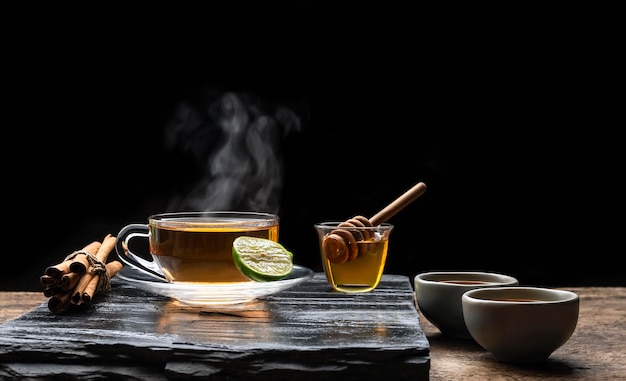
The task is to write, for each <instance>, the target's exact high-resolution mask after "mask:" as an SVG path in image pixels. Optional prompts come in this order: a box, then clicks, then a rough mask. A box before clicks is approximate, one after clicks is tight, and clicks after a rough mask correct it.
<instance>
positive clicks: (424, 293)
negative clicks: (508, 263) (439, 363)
mask: <svg viewBox="0 0 626 381" xmlns="http://www.w3.org/2000/svg"><path fill="white" fill-rule="evenodd" d="M414 283H415V299H416V300H417V304H418V308H419V309H420V311H422V314H423V315H424V317H425V318H426V319H428V321H429V322H431V323H432V324H433V325H434V326H435V327H437V328H439V330H440V331H441V333H442V334H443V335H445V336H448V337H452V338H459V339H470V340H471V338H472V336H471V335H470V334H469V332H468V331H467V328H466V327H465V321H464V320H463V308H462V306H461V296H463V294H464V293H465V292H466V291H469V290H473V289H476V288H485V287H502V286H517V285H518V284H519V283H518V281H517V279H515V278H514V277H512V276H509V275H504V274H497V273H491V272H476V271H435V272H425V273H421V274H417V275H416V276H415V279H414Z"/></svg>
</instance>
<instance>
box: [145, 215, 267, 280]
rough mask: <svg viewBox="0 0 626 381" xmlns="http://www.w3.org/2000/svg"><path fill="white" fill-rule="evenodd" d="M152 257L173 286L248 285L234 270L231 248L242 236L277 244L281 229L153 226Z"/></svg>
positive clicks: (178, 225) (179, 225) (191, 225)
mask: <svg viewBox="0 0 626 381" xmlns="http://www.w3.org/2000/svg"><path fill="white" fill-rule="evenodd" d="M150 235H151V236H150V253H151V254H152V256H153V258H154V259H155V261H157V262H159V264H160V267H161V269H162V270H163V272H164V273H165V275H166V276H167V277H168V278H169V279H170V281H172V282H203V283H204V282H224V283H232V282H247V281H249V279H248V278H246V277H244V276H243V275H242V274H241V273H240V272H239V270H238V269H237V268H236V267H235V264H234V262H233V259H232V245H233V241H234V240H235V238H237V237H239V236H244V235H245V236H252V237H261V238H267V239H271V240H273V241H278V225H272V226H263V227H260V228H259V227H255V228H251V227H248V228H242V227H237V226H236V223H234V225H233V226H232V227H224V226H222V225H220V226H219V227H211V226H204V225H203V226H194V224H193V223H190V224H189V225H188V226H185V225H181V224H180V223H177V225H176V226H175V227H171V226H167V225H163V226H161V225H159V226H154V225H153V226H150Z"/></svg>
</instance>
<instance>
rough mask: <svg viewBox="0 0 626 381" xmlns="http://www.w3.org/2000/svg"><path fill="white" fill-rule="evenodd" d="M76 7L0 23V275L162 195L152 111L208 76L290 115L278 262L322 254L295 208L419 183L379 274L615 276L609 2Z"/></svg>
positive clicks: (99, 232)
mask: <svg viewBox="0 0 626 381" xmlns="http://www.w3.org/2000/svg"><path fill="white" fill-rule="evenodd" d="M57 11H58V9H57ZM75 11H76V12H77V13H76V15H74V16H71V17H70V16H69V15H67V16H63V15H61V16H54V17H52V16H51V15H50V16H47V15H46V14H45V12H44V13H42V14H40V15H39V17H34V16H33V15H32V12H25V13H23V14H20V17H17V15H16V17H15V18H13V19H12V20H9V21H10V22H5V23H4V26H3V30H2V50H3V58H2V61H3V69H2V71H3V80H2V91H3V93H4V97H3V98H4V101H3V106H4V107H3V108H4V110H3V120H4V121H3V131H4V138H3V140H2V141H3V143H4V150H3V152H2V158H3V163H4V166H3V167H4V182H3V183H4V193H3V195H4V196H3V199H4V202H5V203H6V205H7V206H6V209H5V221H4V226H5V236H4V242H5V248H6V249H5V254H4V263H5V266H6V268H4V269H3V275H2V276H1V277H0V289H3V290H14V289H16V290H35V291H38V290H41V286H40V285H39V283H38V280H39V276H40V275H41V274H43V271H44V269H45V267H46V266H48V265H50V264H55V263H57V262H59V261H60V260H61V259H62V258H63V257H64V256H65V255H67V254H69V253H70V252H71V251H73V250H76V249H79V248H82V247H83V246H84V245H86V244H87V243H89V242H91V241H94V240H102V238H103V237H104V236H105V235H106V234H108V233H111V234H114V235H115V234H116V233H117V232H118V231H119V229H120V228H121V227H122V226H124V225H125V224H127V223H133V222H139V223H141V222H146V219H147V216H148V215H150V214H153V213H157V212H161V211H165V210H167V209H168V207H170V206H169V205H170V204H169V200H170V199H171V198H172V197H173V195H179V196H180V194H181V193H184V192H185V191H186V189H188V187H189V185H190V184H193V183H194V182H195V181H197V180H198V176H199V172H198V166H199V164H198V163H194V162H193V161H190V159H189V157H187V156H185V155H184V153H183V154H181V152H172V151H169V150H167V149H165V147H164V131H165V130H166V126H167V125H168V122H169V121H171V120H172V117H173V115H174V114H175V111H176V109H177V105H180V104H181V102H186V103H191V104H194V105H196V106H197V107H198V108H202V107H203V102H204V101H206V97H207V94H224V93H227V92H233V93H235V94H246V95H251V96H252V97H253V99H261V100H262V101H263V102H265V103H264V104H270V105H271V107H270V108H272V107H275V106H276V107H278V106H281V107H282V106H284V107H287V108H289V109H290V110H292V111H293V112H294V113H295V115H298V118H299V121H300V125H299V128H298V129H295V130H291V132H290V133H289V134H285V135H282V136H281V138H280V141H279V142H278V147H279V148H278V151H277V155H279V156H280V158H281V160H282V163H283V170H284V178H283V180H284V181H283V184H282V187H281V189H280V192H279V193H278V194H277V196H278V197H279V200H280V205H279V210H277V213H278V214H279V216H280V217H281V233H280V241H281V242H282V243H283V244H284V245H285V246H286V247H288V248H289V249H290V250H292V251H293V252H294V255H295V262H296V263H299V264H302V265H305V266H308V267H311V268H314V269H315V270H317V271H320V270H321V262H320V261H319V256H318V249H317V238H316V236H315V232H314V230H313V224H314V223H315V222H319V221H322V220H343V219H346V218H349V217H351V216H353V215H355V214H363V215H366V216H371V215H373V214H374V213H376V212H377V211H378V210H379V209H381V208H382V207H384V206H385V205H386V204H387V203H389V202H390V201H392V200H393V199H394V198H395V197H397V196H399V195H400V194H402V193H403V192H404V191H406V190H408V189H409V188H410V187H412V186H413V185H414V184H415V183H417V182H418V181H423V182H425V183H426V184H427V185H428V190H427V192H426V194H425V195H424V196H423V197H421V198H420V199H418V200H417V201H415V202H414V203H413V204H411V205H410V206H408V207H407V208H406V209H405V210H403V211H402V212H400V213H399V214H397V215H396V216H395V217H393V218H392V220H391V221H390V222H392V223H393V224H394V225H395V226H396V228H395V231H394V233H393V234H392V242H391V246H390V254H389V259H388V264H387V268H386V272H387V273H398V274H405V275H407V276H410V277H412V276H414V275H415V274H417V273H418V272H422V271H427V270H452V269H463V270H488V271H501V272H506V273H509V274H512V275H514V276H517V277H518V278H519V279H520V282H521V283H524V284H542V285H578V284H595V285H608V284H626V276H624V275H623V274H624V272H623V271H622V270H621V267H620V265H619V264H618V263H621V262H620V259H621V258H620V256H621V254H622V253H623V249H621V247H622V245H623V242H622V236H623V225H624V224H623V222H621V221H622V219H623V215H624V207H623V203H624V202H623V199H624V197H623V194H624V185H623V175H624V166H623V163H624V149H623V146H624V145H623V143H624V139H623V137H622V135H623V129H624V106H623V105H624V103H623V101H624V100H623V96H622V94H623V86H622V85H623V71H624V40H623V37H622V36H623V33H621V32H622V30H621V29H622V27H621V24H622V22H621V20H619V19H618V17H617V14H616V12H613V11H612V10H610V9H596V8H592V9H590V8H580V9H577V8H573V7H571V8H557V7H556V6H555V7H552V8H546V7H542V8H537V9H523V8H522V9H519V8H515V7H513V6H508V7H502V6H500V7H499V8H492V9H479V8H471V9H470V8H467V9H462V8H453V9H452V8H451V7H450V8H444V7H441V9H435V7H430V8H428V7H419V6H417V7H413V6H412V7H408V6H407V7H406V8H405V7H404V6H397V5H393V4H391V5H384V6H383V5H382V3H381V4H373V3H361V2H358V3H356V2H355V3H349V2H346V3H339V4H332V5H331V4H325V3H316V2H310V3H309V2H230V3H229V5H220V6H216V5H215V4H212V5H209V6H206V7H205V9H187V8H184V7H182V6H177V7H174V8H163V9H154V8H148V9H142V10H130V9H123V10H102V9H100V10H95V9H94V10H84V9H81V10H75ZM7 16H9V17H11V16H13V14H11V13H7ZM208 149H209V147H207V150H208ZM131 168H134V169H131Z"/></svg>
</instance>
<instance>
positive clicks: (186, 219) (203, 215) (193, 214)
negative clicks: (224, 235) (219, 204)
mask: <svg viewBox="0 0 626 381" xmlns="http://www.w3.org/2000/svg"><path fill="white" fill-rule="evenodd" d="M207 218H210V219H207ZM148 222H149V223H151V224H152V223H156V224H159V225H161V224H174V225H175V224H179V223H180V224H184V225H194V224H197V225H204V224H207V223H210V225H211V226H222V225H223V226H231V225H233V224H236V225H238V226H241V225H243V226H246V225H251V226H255V227H262V226H273V225H277V224H278V222H279V217H278V215H277V214H273V213H267V212H250V211H222V210H219V211H189V212H165V213H156V214H152V215H150V216H149V217H148Z"/></svg>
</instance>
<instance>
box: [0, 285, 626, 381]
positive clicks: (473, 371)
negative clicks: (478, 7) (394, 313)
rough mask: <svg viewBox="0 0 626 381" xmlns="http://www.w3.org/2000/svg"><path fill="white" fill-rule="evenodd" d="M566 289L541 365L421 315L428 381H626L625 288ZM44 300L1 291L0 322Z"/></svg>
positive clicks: (40, 297)
mask: <svg viewBox="0 0 626 381" xmlns="http://www.w3.org/2000/svg"><path fill="white" fill-rule="evenodd" d="M567 289H568V290H570V291H574V292H576V293H577V294H578V295H579V296H580V314H579V321H578V325H577V327H576V330H575V332H574V334H573V335H572V337H571V338H570V340H569V341H568V342H567V343H565V344H564V345H563V346H562V347H561V348H559V349H558V350H556V351H555V352H554V353H553V354H552V356H550V358H549V359H548V361H547V362H546V363H543V364H541V365H531V366H515V365H510V364H504V363H499V362H497V361H496V360H495V359H494V358H493V356H492V355H491V354H490V353H488V352H486V351H484V350H483V349H482V348H481V347H480V346H478V344H476V343H474V342H473V341H464V340H451V339H446V338H444V337H443V336H441V334H440V333H439V331H438V330H437V328H435V327H434V326H432V325H431V324H430V323H429V322H428V321H427V320H426V319H425V318H424V317H423V316H422V315H421V313H420V323H421V326H422V328H423V330H424V332H425V334H426V336H427V338H428V340H429V342H430V372H429V377H430V380H536V379H541V380H624V379H626V287H571V288H567ZM45 301H46V298H45V297H44V296H43V294H41V293H37V292H0V323H4V322H6V321H8V320H10V319H15V318H18V317H19V316H20V315H22V314H24V313H25V312H27V311H30V310H33V309H35V308H37V307H40V306H41V304H42V303H43V302H45ZM392 378H393V377H392V375H390V379H392Z"/></svg>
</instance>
